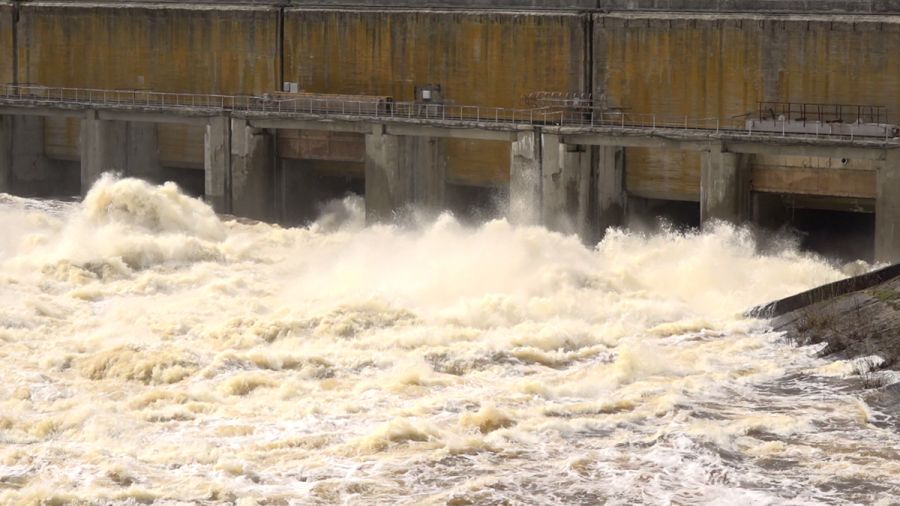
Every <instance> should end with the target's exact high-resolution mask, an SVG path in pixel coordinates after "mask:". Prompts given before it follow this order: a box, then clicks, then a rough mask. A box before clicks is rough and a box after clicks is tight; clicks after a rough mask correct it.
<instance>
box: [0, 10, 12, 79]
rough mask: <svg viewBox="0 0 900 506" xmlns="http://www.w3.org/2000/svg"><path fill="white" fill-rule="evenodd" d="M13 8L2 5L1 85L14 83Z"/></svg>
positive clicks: (0, 31) (0, 30)
mask: <svg viewBox="0 0 900 506" xmlns="http://www.w3.org/2000/svg"><path fill="white" fill-rule="evenodd" d="M14 47H15V46H14V44H13V7H12V5H10V4H6V3H0V84H11V83H12V82H13V75H14V73H13V68H14V64H13V61H14V58H13V50H14V49H13V48H14Z"/></svg>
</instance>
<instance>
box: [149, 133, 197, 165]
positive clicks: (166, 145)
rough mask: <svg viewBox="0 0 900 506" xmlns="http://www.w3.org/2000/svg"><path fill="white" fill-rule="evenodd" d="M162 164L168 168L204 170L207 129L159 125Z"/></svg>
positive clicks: (158, 134)
mask: <svg viewBox="0 0 900 506" xmlns="http://www.w3.org/2000/svg"><path fill="white" fill-rule="evenodd" d="M156 130H157V137H158V138H159V158H160V163H162V164H163V165H165V166H166V167H177V168H182V169H203V164H204V161H203V160H204V159H203V156H204V155H203V139H204V136H205V135H206V127H204V126H196V125H157V126H156Z"/></svg>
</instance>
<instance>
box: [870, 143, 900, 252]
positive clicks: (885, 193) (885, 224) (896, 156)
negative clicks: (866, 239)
mask: <svg viewBox="0 0 900 506" xmlns="http://www.w3.org/2000/svg"><path fill="white" fill-rule="evenodd" d="M875 260H876V261H878V262H890V263H897V262H900V150H897V149H893V150H890V151H888V152H887V153H886V159H885V161H884V165H882V166H881V167H879V169H878V194H877V196H876V200H875Z"/></svg>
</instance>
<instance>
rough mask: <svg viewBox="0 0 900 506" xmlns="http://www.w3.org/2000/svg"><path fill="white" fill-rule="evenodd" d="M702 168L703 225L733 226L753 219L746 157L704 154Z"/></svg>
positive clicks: (711, 152)
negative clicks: (712, 222)
mask: <svg viewBox="0 0 900 506" xmlns="http://www.w3.org/2000/svg"><path fill="white" fill-rule="evenodd" d="M701 163H702V166H701V168H700V223H701V225H703V224H706V223H707V222H709V221H710V220H723V221H728V222H731V223H734V224H740V223H742V222H744V221H745V220H746V219H747V218H748V217H749V215H750V170H749V163H748V158H747V156H746V155H740V154H737V153H728V152H724V151H720V150H718V149H716V150H711V151H704V152H703V154H702V155H701Z"/></svg>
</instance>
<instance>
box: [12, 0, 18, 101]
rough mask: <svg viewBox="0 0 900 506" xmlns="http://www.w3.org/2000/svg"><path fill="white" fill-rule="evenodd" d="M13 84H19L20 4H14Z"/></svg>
mask: <svg viewBox="0 0 900 506" xmlns="http://www.w3.org/2000/svg"><path fill="white" fill-rule="evenodd" d="M12 84H13V85H17V84H19V2H13V3H12Z"/></svg>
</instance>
